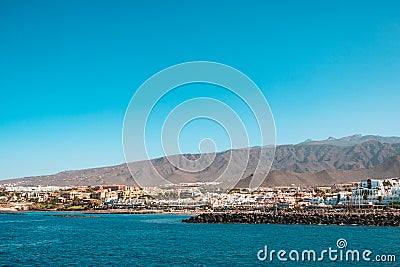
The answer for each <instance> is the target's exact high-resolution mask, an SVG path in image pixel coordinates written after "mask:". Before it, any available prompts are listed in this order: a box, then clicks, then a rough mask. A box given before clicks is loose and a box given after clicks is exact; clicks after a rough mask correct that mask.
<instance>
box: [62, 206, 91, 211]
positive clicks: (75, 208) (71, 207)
mask: <svg viewBox="0 0 400 267" xmlns="http://www.w3.org/2000/svg"><path fill="white" fill-rule="evenodd" d="M64 210H70V211H78V210H87V206H82V205H76V206H75V205H74V206H69V207H66V208H65V209H64Z"/></svg>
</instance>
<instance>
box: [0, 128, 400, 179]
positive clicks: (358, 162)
mask: <svg viewBox="0 0 400 267" xmlns="http://www.w3.org/2000/svg"><path fill="white" fill-rule="evenodd" d="M396 138H398V137H389V139H387V138H386V139H385V137H379V136H378V137H377V136H374V138H372V137H371V136H369V137H368V138H363V136H360V135H353V136H350V137H344V138H340V140H341V141H340V142H344V141H343V140H348V142H349V143H351V145H345V146H344V145H340V144H339V145H337V144H329V143H326V142H325V141H321V142H322V143H321V144H317V143H311V144H310V143H304V142H302V143H299V144H296V145H280V146H277V147H276V151H275V155H274V162H273V165H272V168H271V172H270V173H269V175H268V176H266V177H264V178H265V181H264V182H263V186H268V185H289V184H298V185H317V184H318V185H322V184H325V183H329V184H331V183H338V182H348V181H354V180H359V179H360V177H365V176H369V177H370V176H374V178H379V176H385V175H386V176H387V175H389V176H390V175H393V176H394V177H395V176H400V174H399V170H400V163H399V162H398V160H399V158H398V156H399V155H400V142H399V143H391V142H380V141H378V139H379V140H391V141H392V142H393V141H394V140H397V139H396ZM365 139H369V140H367V141H364V142H361V140H365ZM398 139H399V140H400V138H398ZM335 140H338V139H331V141H333V142H336V141H335ZM356 141H357V142H356ZM260 151H261V148H260V147H253V148H250V150H249V154H248V156H249V160H248V162H247V165H246V170H245V172H244V173H243V176H242V180H243V181H242V180H241V181H239V183H238V185H240V184H244V181H245V180H246V177H249V176H251V175H252V174H253V173H254V171H255V168H256V166H257V163H258V160H259V159H260V157H264V158H265V157H268V155H267V154H268V153H269V152H268V150H267V152H266V153H267V154H260ZM207 155H208V154H205V158H207ZM177 156H178V155H177ZM246 156H247V149H233V150H227V151H223V152H219V153H216V156H215V159H214V161H213V162H212V164H211V165H210V166H208V167H207V168H206V169H205V170H203V171H201V172H197V173H187V172H184V171H182V170H179V169H178V168H176V167H175V166H173V165H172V164H171V163H170V162H169V161H168V159H166V158H165V157H161V158H157V159H152V160H148V161H139V162H134V163H129V166H130V168H131V170H132V174H133V176H132V175H131V173H130V172H129V169H128V167H127V164H120V165H115V166H108V167H99V168H90V169H83V170H71V171H63V172H60V173H57V174H53V175H43V176H32V177H25V178H17V179H8V180H1V181H0V184H13V183H14V184H19V185H25V186H28V185H61V186H78V185H102V184H103V185H104V184H126V185H132V186H134V185H137V184H136V182H135V179H139V178H140V179H145V180H149V183H150V184H151V182H152V180H151V179H152V178H153V177H154V174H155V173H154V170H153V169H152V168H149V166H150V164H152V165H153V166H154V168H155V169H156V170H157V172H159V173H161V174H162V176H163V177H167V178H168V180H169V181H171V182H173V183H179V182H198V181H214V180H215V179H216V178H217V177H218V176H219V175H221V174H223V173H225V172H226V173H225V174H226V175H228V176H229V175H234V174H236V173H237V172H238V171H240V166H241V165H242V164H243V162H244V161H245V160H246V159H247V158H246ZM270 156H271V155H270ZM185 157H186V158H191V159H199V158H200V155H199V154H187V155H185ZM229 162H230V163H231V164H232V166H233V167H232V168H230V169H227V165H228V163H229ZM385 164H386V165H385ZM260 169H261V171H265V172H264V173H266V171H267V169H268V166H267V165H264V166H260ZM261 173H263V172H261ZM259 175H262V174H259ZM133 177H135V178H133ZM382 178H385V177H382Z"/></svg>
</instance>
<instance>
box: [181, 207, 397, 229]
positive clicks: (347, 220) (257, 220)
mask: <svg viewBox="0 0 400 267" xmlns="http://www.w3.org/2000/svg"><path fill="white" fill-rule="evenodd" d="M182 221H183V222H186V223H246V224H315V225H371V226H400V213H399V212H397V211H396V212H387V211H371V212H345V211H339V212H321V211H320V212H262V213H251V212H241V213H202V214H199V215H196V216H192V217H190V218H188V219H184V220H182Z"/></svg>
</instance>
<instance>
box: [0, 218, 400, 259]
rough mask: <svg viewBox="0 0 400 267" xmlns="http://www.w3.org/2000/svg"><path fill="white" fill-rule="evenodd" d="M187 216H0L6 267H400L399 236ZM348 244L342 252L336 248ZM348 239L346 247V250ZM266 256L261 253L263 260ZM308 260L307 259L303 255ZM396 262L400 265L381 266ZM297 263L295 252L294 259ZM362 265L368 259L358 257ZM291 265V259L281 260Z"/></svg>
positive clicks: (387, 231)
mask: <svg viewBox="0 0 400 267" xmlns="http://www.w3.org/2000/svg"><path fill="white" fill-rule="evenodd" d="M188 217H189V216H185V215H161V214H157V215H122V214H105V215H89V214H82V213H59V212H26V213H16V214H0V234H1V237H0V266H170V265H177V266H182V265H189V266H269V265H272V266H400V228H391V227H370V226H369V227H364V226H326V225H325V226H324V225H255V224H253V225H251V224H187V223H182V222H181V220H182V219H185V218H188ZM339 239H342V243H341V245H340V246H344V245H346V244H347V246H346V247H343V248H341V249H339V248H338V246H337V245H338V244H337V241H338V240H339ZM343 239H344V240H345V242H343ZM265 246H267V248H268V255H269V254H270V251H271V250H276V251H279V250H285V251H286V258H288V253H289V252H290V251H292V250H296V251H298V252H300V255H301V252H302V251H304V250H314V251H316V253H317V256H318V257H320V252H321V251H322V250H324V249H326V250H328V249H329V247H331V249H336V250H337V251H338V252H337V255H338V257H339V253H340V251H342V252H344V253H346V251H347V250H358V251H360V254H361V253H362V252H363V251H364V250H370V251H371V252H372V254H371V256H369V258H370V259H371V261H364V260H363V259H360V261H359V262H356V261H345V260H344V259H343V260H342V261H340V260H339V259H337V260H335V261H332V260H330V259H329V258H328V255H324V256H325V258H324V259H323V260H322V261H316V262H314V261H309V260H305V261H301V259H300V260H299V261H293V260H290V259H288V261H286V262H284V261H280V260H278V259H277V258H276V255H275V254H273V258H272V260H271V259H270V258H267V259H265V260H264V261H260V260H259V259H258V257H257V254H259V256H260V257H261V258H262V257H263V256H264V255H265V253H264V251H265ZM260 250H262V252H259V251H260ZM305 255H307V254H305ZM376 255H379V256H380V255H395V256H396V262H393V260H392V261H391V262H385V263H382V262H377V261H376V260H375V256H376ZM292 256H293V259H295V260H296V254H295V252H293V253H292ZM360 257H362V256H361V255H360ZM283 258H285V257H283Z"/></svg>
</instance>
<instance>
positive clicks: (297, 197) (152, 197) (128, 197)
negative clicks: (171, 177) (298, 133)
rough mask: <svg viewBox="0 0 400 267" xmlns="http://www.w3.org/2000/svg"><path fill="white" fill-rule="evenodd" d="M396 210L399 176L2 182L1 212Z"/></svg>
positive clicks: (399, 191) (399, 200) (399, 185)
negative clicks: (291, 181) (228, 184)
mask: <svg viewBox="0 0 400 267" xmlns="http://www.w3.org/2000/svg"><path fill="white" fill-rule="evenodd" d="M331 208H341V209H343V208H346V209H372V208H374V209H397V208H400V180H399V179H398V178H390V179H366V180H363V181H358V182H352V183H346V184H334V185H331V186H317V187H299V186H296V185H290V186H276V187H262V188H258V189H256V190H249V189H239V188H238V189H230V190H223V189H222V188H219V187H218V184H217V183H214V182H197V183H182V184H177V185H174V184H170V185H165V186H160V187H147V188H139V187H129V186H125V185H99V186H78V187H59V186H35V187H27V186H20V185H18V184H6V185H3V186H1V187H0V211H1V212H12V211H28V210H39V211H86V212H99V213H101V212H104V213H168V212H170V213H174V212H176V213H203V212H229V211H236V212H247V211H251V212H257V211H264V212H265V211H271V210H272V211H273V210H294V209H297V210H299V209H305V210H308V209H331Z"/></svg>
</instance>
